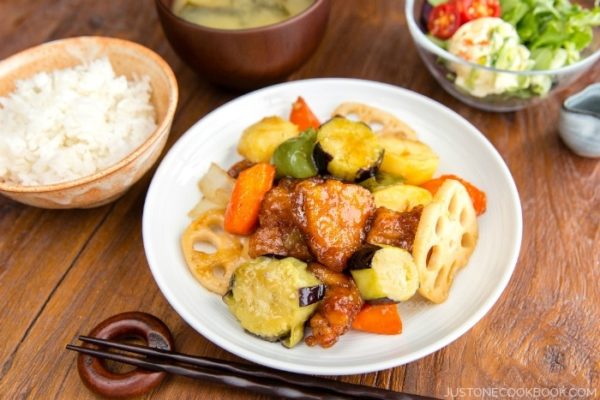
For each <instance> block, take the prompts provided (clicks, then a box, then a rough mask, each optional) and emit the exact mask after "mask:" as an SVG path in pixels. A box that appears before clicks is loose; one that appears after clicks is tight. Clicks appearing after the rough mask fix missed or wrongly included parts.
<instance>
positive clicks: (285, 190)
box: [248, 179, 312, 261]
mask: <svg viewBox="0 0 600 400" xmlns="http://www.w3.org/2000/svg"><path fill="white" fill-rule="evenodd" d="M294 185H295V182H294V181H292V180H291V179H282V180H281V181H280V182H279V184H278V185H277V186H275V187H273V188H272V189H271V190H269V191H268V192H267V194H266V195H265V198H264V200H263V202H262V204H261V208H260V213H259V216H258V221H259V226H258V228H257V229H256V231H255V232H254V233H253V234H252V235H251V236H250V241H249V249H248V253H249V255H250V257H252V258H255V257H258V256H262V255H267V254H270V255H276V256H282V257H288V256H289V257H295V258H297V259H299V260H302V261H309V260H311V258H312V256H311V254H310V252H309V251H308V247H307V245H306V242H305V240H304V236H303V235H302V232H301V231H300V228H299V227H298V226H297V225H296V223H295V222H294V218H293V216H292V203H291V193H292V189H293V187H294Z"/></svg>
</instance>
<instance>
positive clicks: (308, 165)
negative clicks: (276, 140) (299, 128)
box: [273, 128, 318, 179]
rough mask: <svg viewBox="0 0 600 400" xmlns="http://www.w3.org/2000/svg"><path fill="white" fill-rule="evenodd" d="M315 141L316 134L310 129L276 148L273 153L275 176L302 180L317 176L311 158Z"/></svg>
mask: <svg viewBox="0 0 600 400" xmlns="http://www.w3.org/2000/svg"><path fill="white" fill-rule="evenodd" d="M316 141H317V132H316V131H315V130H314V129H312V128H310V129H307V130H306V131H304V132H302V133H301V134H300V135H299V136H296V137H293V138H291V139H288V140H286V141H285V142H283V143H281V144H280V145H279V146H277V148H276V149H275V152H274V153H273V164H274V165H275V168H276V169H277V176H279V177H282V176H287V177H290V178H298V179H304V178H310V177H311V176H315V175H317V172H318V171H317V167H316V166H315V162H314V160H313V156H312V154H313V149H314V147H315V143H316Z"/></svg>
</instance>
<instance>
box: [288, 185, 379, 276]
mask: <svg viewBox="0 0 600 400" xmlns="http://www.w3.org/2000/svg"><path fill="white" fill-rule="evenodd" d="M292 211H293V216H294V218H295V221H296V224H297V225H298V226H299V227H300V229H301V230H302V233H304V236H305V238H306V241H307V243H308V247H309V248H310V250H311V253H312V254H313V255H314V256H315V258H316V259H317V261H318V262H320V263H321V264H323V265H325V266H326V267H328V268H330V269H331V270H333V271H337V272H340V271H342V270H344V268H345V267H346V262H347V261H348V259H349V258H350V256H351V255H352V253H354V252H355V251H356V250H357V249H358V248H359V247H360V246H361V244H362V242H363V241H364V239H365V237H366V229H367V226H368V224H369V222H370V220H371V217H372V216H373V214H374V212H375V205H374V201H373V196H372V195H371V193H370V192H369V191H368V190H367V189H365V188H363V187H361V186H358V185H353V184H349V183H342V182H340V181H337V180H333V179H331V180H323V179H320V178H315V179H308V180H304V181H302V182H300V183H298V184H297V185H296V186H295V188H294V191H293V194H292Z"/></svg>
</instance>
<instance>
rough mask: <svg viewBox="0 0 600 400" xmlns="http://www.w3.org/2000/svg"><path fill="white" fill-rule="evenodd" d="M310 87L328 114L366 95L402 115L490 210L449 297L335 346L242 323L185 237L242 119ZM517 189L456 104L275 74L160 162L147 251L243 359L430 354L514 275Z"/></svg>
mask: <svg viewBox="0 0 600 400" xmlns="http://www.w3.org/2000/svg"><path fill="white" fill-rule="evenodd" d="M299 95H301V96H303V97H304V98H305V100H306V101H307V102H308V104H309V105H310V106H311V108H312V109H313V110H314V111H315V113H316V114H317V116H318V117H320V118H321V120H326V119H327V118H328V117H329V116H330V113H331V112H332V110H333V109H334V108H335V107H336V106H337V105H338V104H340V103H342V102H344V101H358V102H363V103H366V104H369V105H372V106H375V107H379V108H381V109H384V110H387V111H389V112H391V113H393V114H395V115H396V116H398V117H399V118H401V119H403V120H404V121H406V122H407V123H408V124H409V125H411V126H412V127H413V128H414V129H415V130H416V131H417V133H418V135H419V138H420V139H421V140H422V141H424V142H425V143H427V144H429V145H430V146H431V147H432V148H433V150H434V151H435V152H436V153H437V154H438V155H439V156H440V159H441V161H440V166H439V169H438V174H441V173H454V174H456V175H459V176H461V177H463V178H465V179H467V180H469V181H471V182H473V183H474V184H475V185H476V186H478V187H480V188H482V189H483V190H484V191H485V192H486V193H487V196H488V209H487V212H486V213H485V214H484V215H483V216H482V217H480V218H479V228H480V235H479V236H480V239H479V243H478V244H477V248H476V249H475V252H474V253H473V256H472V257H471V259H470V261H469V264H468V265H467V266H466V267H465V268H464V269H463V270H462V271H460V272H459V273H458V274H457V277H456V279H455V282H454V285H453V286H452V288H451V291H450V296H449V299H448V300H447V301H446V302H445V303H443V304H440V305H434V304H430V303H427V302H425V301H424V300H420V301H414V300H413V301H408V302H406V303H404V304H401V305H400V313H401V316H402V321H403V325H404V332H403V333H402V334H401V335H395V336H380V335H373V334H367V333H361V332H355V331H351V332H349V333H347V334H346V335H344V336H342V337H341V338H340V340H339V342H338V343H337V344H336V345H335V346H333V347H332V348H329V349H323V348H321V347H312V348H311V347H308V346H306V345H305V344H303V343H302V344H300V345H298V346H296V347H295V348H293V349H286V348H284V347H283V346H282V345H281V344H278V343H269V342H265V341H262V340H260V339H258V338H256V337H254V336H251V335H249V334H247V333H244V331H243V330H242V328H241V327H240V325H239V324H238V323H237V322H236V320H235V318H234V317H233V316H232V315H231V314H230V313H229V312H228V310H227V308H226V306H225V305H224V303H223V302H222V300H221V298H220V297H219V296H217V295H215V294H212V293H210V292H208V291H207V290H205V289H204V288H203V287H202V286H200V284H199V283H197V282H196V280H195V279H194V278H193V277H192V275H191V274H190V272H188V269H187V267H186V265H185V261H184V259H183V255H182V252H181V250H180V247H179V239H180V236H181V233H182V232H183V230H184V229H185V227H186V226H187V225H188V223H189V222H190V220H189V219H188V217H187V212H188V211H189V210H190V209H191V208H192V207H193V206H194V204H195V203H196V202H197V201H198V199H199V196H200V195H199V192H198V189H197V186H196V182H197V181H198V179H199V178H200V177H201V176H202V175H203V174H204V173H205V172H206V170H207V169H208V167H209V165H210V162H211V161H214V162H216V163H217V164H219V165H221V166H222V167H224V168H225V169H227V168H229V166H230V165H231V164H232V163H233V162H235V161H237V160H239V156H238V155H237V154H236V150H235V149H236V144H237V142H238V139H239V137H240V134H241V132H242V130H243V129H244V128H245V127H247V126H248V125H250V124H252V123H254V122H256V121H258V120H259V119H261V118H262V117H264V116H268V115H280V116H282V117H286V118H287V116H288V115H289V111H290V106H291V104H292V102H293V101H294V100H295V99H296V97H297V96H299ZM521 231H522V219H521V205H520V202H519V196H518V193H517V190H516V187H515V184H514V181H513V179H512V177H511V175H510V172H509V170H508V168H507V167H506V165H505V164H504V162H503V160H502V158H501V157H500V155H499V154H498V153H497V152H496V150H495V149H494V147H493V146H492V145H491V144H490V143H489V142H488V141H487V140H486V138H485V137H484V136H483V134H482V133H481V132H479V131H478V130H477V129H476V128H475V127H473V126H472V125H471V124H470V123H469V122H467V121H466V120H464V119H463V118H462V117H460V116H459V115H458V114H456V113H455V112H453V111H451V110H449V109H448V108H446V107H444V106H442V105H440V104H439V103H436V102H435V101H433V100H430V99H428V98H426V97H424V96H421V95H419V94H416V93H414V92H411V91H408V90H405V89H400V88H398V87H394V86H390V85H386V84H381V83H375V82H369V81H361V80H354V79H311V80H305V81H295V82H289V83H284V84H280V85H276V86H271V87H268V88H265V89H261V90H258V91H256V92H253V93H249V94H247V95H244V96H242V97H239V98H237V99H235V100H233V101H231V102H229V103H227V104H225V105H223V106H222V107H220V108H218V109H216V110H215V111H213V112H211V113H210V114H208V115H207V116H206V117H204V118H202V119H201V120H200V121H198V122H197V123H196V124H195V125H194V126H192V127H191V128H190V129H189V130H188V132H187V133H185V134H184V135H183V136H182V137H181V139H179V140H178V141H177V143H175V145H174V146H173V147H172V148H171V150H170V151H169V153H168V154H167V155H166V157H165V158H164V160H163V161H162V163H161V165H160V167H159V168H158V170H157V171H156V174H155V175H154V178H153V180H152V183H151V185H150V188H149V190H148V195H147V197H146V204H145V207H144V217H143V237H144V248H145V251H146V256H147V258H148V263H149V264H150V268H151V270H152V273H153V275H154V279H155V280H156V282H157V284H158V286H159V287H160V289H161V291H162V292H163V294H164V295H165V297H166V298H167V300H168V301H169V303H170V304H171V305H172V306H173V308H174V309H175V310H176V311H177V312H178V313H179V315H180V316H181V317H182V318H183V319H185V321H186V322H187V323H188V324H190V325H191V326H192V327H193V328H194V329H195V330H197V331H198V332H199V333H201V334H202V335H203V336H204V337H206V338H207V339H209V340H210V341H212V342H213V343H215V344H216V345H218V346H220V347H222V348H224V349H226V350H228V351H230V352H232V353H234V354H237V355H238V356H240V357H243V358H245V359H247V360H251V361H254V362H256V363H259V364H263V365H267V366H270V367H273V368H278V369H283V370H287V371H293V372H300V373H306V374H319V375H345V374H358V373H366V372H371V371H377V370H382V369H386V368H391V367H395V366H398V365H402V364H405V363H408V362H410V361H413V360H416V359H418V358H420V357H424V356H426V355H428V354H430V353H433V352H434V351H436V350H438V349H440V348H441V347H443V346H445V345H447V344H448V343H450V342H452V341H453V340H455V339H456V338H458V337H459V336H461V335H462V334H464V333H465V332H466V331H467V330H468V329H470V328H471V327H472V326H473V325H475V323H477V321H479V319H481V318H482V317H483V316H484V315H485V313H486V312H487V311H488V310H489V309H490V308H491V307H492V305H493V304H494V303H495V302H496V300H497V299H498V297H499V296H500V294H501V293H502V290H504V288H505V286H506V284H507V283H508V281H509V279H510V276H511V274H512V271H513V269H514V267H515V264H516V262H517V257H518V254H519V248H520V244H521Z"/></svg>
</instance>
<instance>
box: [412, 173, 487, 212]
mask: <svg viewBox="0 0 600 400" xmlns="http://www.w3.org/2000/svg"><path fill="white" fill-rule="evenodd" d="M446 179H454V180H457V181H459V182H460V183H462V184H463V185H464V187H465V188H466V189H467V193H469V197H471V201H472V202H473V208H474V209H475V213H476V214H477V215H481V214H483V213H484V212H485V209H486V208H487V198H486V195H485V192H484V191H482V190H479V189H478V188H477V187H475V186H474V185H473V184H471V183H469V182H467V181H465V180H464V179H462V178H459V177H458V176H456V175H442V176H440V177H439V178H435V179H432V180H430V181H427V182H424V183H422V184H421V187H422V188H424V189H427V190H429V192H431V194H432V195H435V193H436V192H437V191H438V189H439V188H440V186H442V183H444V181H445V180H446Z"/></svg>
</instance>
